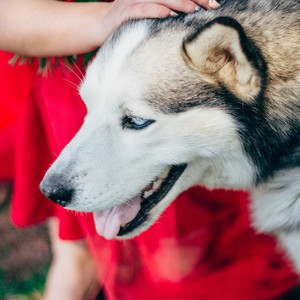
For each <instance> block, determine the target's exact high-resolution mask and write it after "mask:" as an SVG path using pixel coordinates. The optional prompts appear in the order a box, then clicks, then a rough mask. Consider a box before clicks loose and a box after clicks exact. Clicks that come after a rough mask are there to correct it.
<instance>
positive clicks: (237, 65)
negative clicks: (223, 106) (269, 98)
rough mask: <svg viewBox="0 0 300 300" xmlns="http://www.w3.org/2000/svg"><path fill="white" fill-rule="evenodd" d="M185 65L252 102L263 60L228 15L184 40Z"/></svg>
mask: <svg viewBox="0 0 300 300" xmlns="http://www.w3.org/2000/svg"><path fill="white" fill-rule="evenodd" d="M183 55H184V58H185V60H186V62H187V64H188V65H189V66H190V67H191V68H193V69H194V70H196V71H197V72H199V73H201V74H202V76H203V77H204V78H205V79H206V80H207V81H208V82H210V83H212V84H222V85H224V86H225V87H226V88H227V89H229V90H230V92H231V93H233V94H234V95H235V96H236V97H237V98H239V99H242V100H243V101H245V102H251V100H252V99H254V98H255V97H256V96H257V95H258V94H259V93H260V90H261V86H262V77H261V69H262V68H263V61H262V59H261V57H260V54H259V53H258V51H257V50H256V49H255V47H254V46H253V44H252V42H251V41H250V40H249V38H248V37H247V36H246V35H245V33H244V30H243V28H242V27H241V25H240V24H239V23H238V22H236V21H235V20H233V19H231V18H229V17H220V18H217V19H215V20H213V21H212V22H210V23H208V24H206V25H205V26H204V27H203V28H201V29H200V30H199V31H198V32H196V33H194V34H193V35H192V36H190V37H188V38H187V39H185V40H184V42H183Z"/></svg>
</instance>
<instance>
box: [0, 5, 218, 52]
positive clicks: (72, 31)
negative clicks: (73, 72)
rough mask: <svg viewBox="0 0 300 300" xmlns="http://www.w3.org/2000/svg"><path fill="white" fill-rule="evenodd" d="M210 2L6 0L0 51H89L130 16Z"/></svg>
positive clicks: (163, 13) (161, 14)
mask: <svg viewBox="0 0 300 300" xmlns="http://www.w3.org/2000/svg"><path fill="white" fill-rule="evenodd" d="M209 2H210V1H208V0H193V1H192V0H156V1H149V0H117V1H115V2H112V3H103V2H81V3H75V2H74V3H73V2H72V3H70V2H62V1H54V0H22V1H20V0H9V1H7V0H0V49H3V50H6V51H10V52H15V53H18V54H21V55H25V56H38V57H47V56H65V55H72V54H80V53H84V52H89V51H91V50H94V49H96V48H98V47H99V46H100V45H102V44H103V42H104V41H105V39H106V38H107V37H108V35H109V34H110V33H111V32H112V31H113V30H114V29H115V28H116V27H118V26H119V25H120V24H121V23H122V22H123V21H125V20H126V19H129V18H154V17H166V16H168V15H170V14H171V12H174V11H183V12H190V11H193V10H195V8H196V7H197V5H201V6H203V7H205V8H207V9H208V8H209V7H210V6H209ZM210 3H211V2H210ZM215 5H216V4H215ZM216 6H217V5H216ZM216 6H215V7H216Z"/></svg>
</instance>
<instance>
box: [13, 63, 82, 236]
mask: <svg viewBox="0 0 300 300" xmlns="http://www.w3.org/2000/svg"><path fill="white" fill-rule="evenodd" d="M74 72H75V71H74ZM52 73H53V75H52V76H49V77H47V78H45V77H42V76H36V78H35V81H34V85H33V88H32V90H31V94H30V97H29V98H28V100H27V101H26V104H25V107H24V111H23V113H22V115H21V117H20V122H19V127H18V133H17V142H16V156H15V159H16V168H15V171H16V172H15V178H14V194H13V201H12V210H11V218H12V221H13V223H14V224H15V225H17V226H20V227H24V226H28V225H33V224H36V223H39V222H43V221H45V220H46V219H47V218H49V217H58V218H59V220H60V227H59V235H60V237H61V238H63V239H69V240H76V239H81V238H83V237H84V234H83V232H82V230H81V227H80V226H79V223H78V220H77V217H76V215H75V214H74V213H73V212H70V211H67V210H65V209H63V208H62V207H61V206H59V205H56V204H54V203H53V202H51V201H50V200H48V199H46V198H45V197H44V196H43V195H42V194H41V193H40V191H39V183H40V181H41V180H42V178H43V176H44V174H45V172H46V171H47V169H48V168H49V166H50V164H51V163H52V162H53V161H54V159H55V158H56V157H57V155H58V154H59V152H60V151H61V150H62V148H63V146H64V145H66V144H67V143H68V142H69V140H70V139H71V137H72V136H73V135H74V134H75V132H76V131H77V130H78V128H79V127H80V125H81V123H82V116H83V115H84V114H85V106H84V105H83V103H82V101H81V100H80V99H79V96H78V95H77V90H76V88H75V87H74V86H73V85H72V84H71V83H70V82H74V81H75V82H78V79H77V76H78V75H75V74H74V73H72V72H69V71H65V70H64V68H59V69H54V70H53V71H52Z"/></svg>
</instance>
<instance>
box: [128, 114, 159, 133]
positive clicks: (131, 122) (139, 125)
mask: <svg viewBox="0 0 300 300" xmlns="http://www.w3.org/2000/svg"><path fill="white" fill-rule="evenodd" d="M153 122H154V120H147V119H142V118H139V117H129V116H125V117H124V118H123V120H122V127H123V128H128V129H134V130H140V129H143V128H146V127H147V126H149V125H150V124H152V123H153Z"/></svg>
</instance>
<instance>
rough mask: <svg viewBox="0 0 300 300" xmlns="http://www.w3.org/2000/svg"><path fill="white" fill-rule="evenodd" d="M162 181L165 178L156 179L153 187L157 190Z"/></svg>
mask: <svg viewBox="0 0 300 300" xmlns="http://www.w3.org/2000/svg"><path fill="white" fill-rule="evenodd" d="M162 182H163V180H162V179H161V178H159V179H158V180H156V181H155V182H154V183H153V188H154V189H155V190H157V189H158V188H159V187H160V185H161V183H162Z"/></svg>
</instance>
